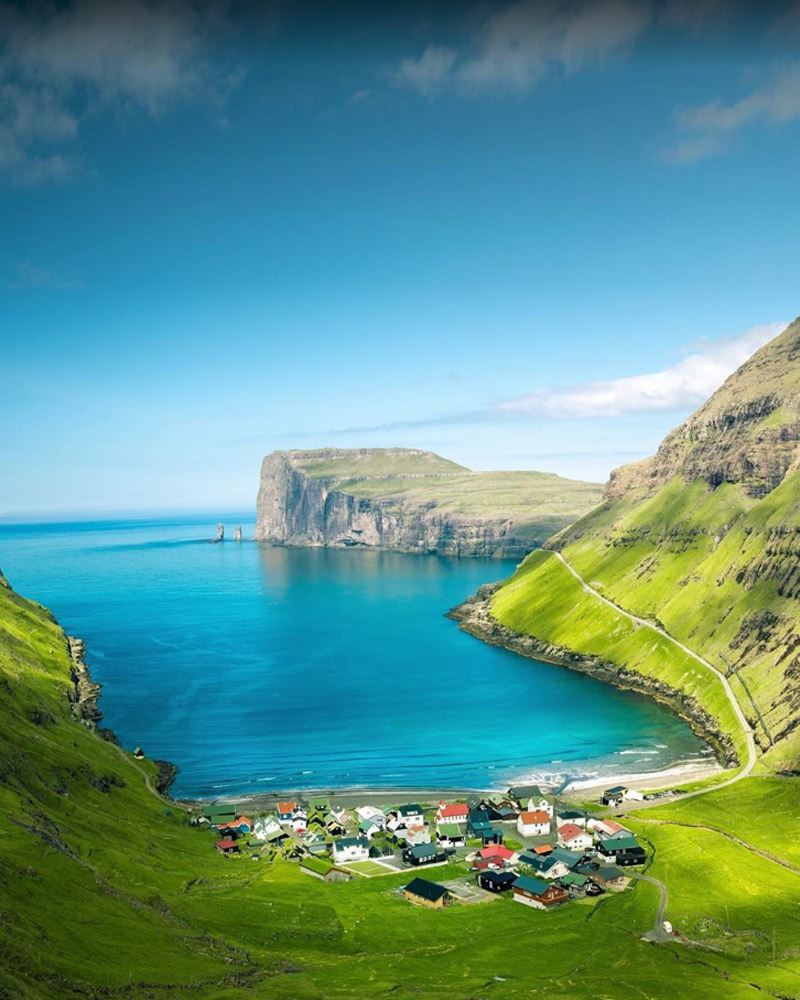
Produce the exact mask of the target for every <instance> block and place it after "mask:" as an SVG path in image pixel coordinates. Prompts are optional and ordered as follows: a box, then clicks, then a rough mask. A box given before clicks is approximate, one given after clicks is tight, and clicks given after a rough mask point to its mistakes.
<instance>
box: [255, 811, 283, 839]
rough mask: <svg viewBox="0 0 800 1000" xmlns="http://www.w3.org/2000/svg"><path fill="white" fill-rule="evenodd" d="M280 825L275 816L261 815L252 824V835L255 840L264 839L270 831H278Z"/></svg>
mask: <svg viewBox="0 0 800 1000" xmlns="http://www.w3.org/2000/svg"><path fill="white" fill-rule="evenodd" d="M280 828H281V825H280V823H279V822H278V819H277V817H276V816H262V817H261V818H260V819H257V820H256V822H255V825H254V826H253V835H254V836H255V838H256V840H266V839H267V837H268V836H269V835H270V834H271V833H278V832H279V831H280Z"/></svg>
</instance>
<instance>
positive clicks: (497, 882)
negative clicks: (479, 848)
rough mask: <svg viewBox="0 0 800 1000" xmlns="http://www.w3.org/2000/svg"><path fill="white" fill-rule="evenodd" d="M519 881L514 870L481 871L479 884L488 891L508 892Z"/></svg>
mask: <svg viewBox="0 0 800 1000" xmlns="http://www.w3.org/2000/svg"><path fill="white" fill-rule="evenodd" d="M516 881H517V876H516V875H515V874H514V872H481V873H480V875H478V885H479V886H480V887H481V889H486V890H487V892H508V890H509V889H510V888H511V887H512V885H513V884H514V883H515V882H516Z"/></svg>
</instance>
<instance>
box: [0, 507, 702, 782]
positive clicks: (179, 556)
mask: <svg viewBox="0 0 800 1000" xmlns="http://www.w3.org/2000/svg"><path fill="white" fill-rule="evenodd" d="M226 521H227V526H228V536H229V537H230V536H231V535H232V533H233V525H234V523H241V524H242V525H243V528H244V535H245V539H247V538H248V536H249V535H250V534H252V528H253V525H252V523H251V522H250V523H248V521H247V519H246V517H245V516H244V515H240V516H239V517H236V516H235V515H234V516H231V517H228V518H226ZM215 526H216V522H215V521H214V520H213V519H211V518H206V517H198V516H192V517H185V516H181V517H178V516H174V515H173V516H168V517H162V518H151V519H147V520H134V519H130V520H108V521H93V522H89V521H87V522H74V523H64V524H24V525H23V524H20V525H11V524H5V525H0V567H2V569H3V571H4V572H5V574H6V576H7V577H8V578H9V581H10V582H11V583H12V585H13V586H14V587H15V588H16V589H17V590H18V591H19V592H20V593H22V594H24V595H25V596H26V597H30V598H32V599H34V600H37V601H39V602H40V603H42V604H44V605H46V606H47V607H49V608H50V609H51V610H52V611H53V613H54V614H55V615H56V617H57V618H58V619H59V621H60V622H61V623H62V625H63V626H64V628H65V629H66V630H67V631H68V632H69V633H70V634H72V635H78V636H81V637H82V638H83V639H84V640H85V641H86V644H87V657H86V658H87V662H88V664H89V666H90V668H91V671H92V675H93V677H94V678H95V679H96V680H97V681H99V682H100V683H101V684H102V685H103V693H102V699H101V703H100V707H101V709H102V711H103V712H104V713H105V721H104V723H103V724H105V725H108V726H109V727H110V728H112V729H113V730H114V732H115V733H116V734H117V737H118V739H119V740H120V742H121V744H122V745H123V746H125V747H126V748H128V749H133V748H134V747H136V746H141V747H142V748H143V749H144V750H145V752H146V753H147V754H148V755H149V756H151V757H154V758H163V759H166V760H170V761H172V762H174V763H175V764H177V765H178V767H179V774H178V778H177V781H176V784H175V786H174V787H173V794H175V795H178V796H186V797H194V796H221V795H232V794H240V793H245V792H249V793H265V794H267V793H269V792H270V790H271V789H302V788H312V787H313V788H321V787H325V788H341V787H350V786H359V785H378V786H414V787H420V786H425V787H476V788H487V787H507V786H508V785H509V784H510V783H512V782H514V781H519V780H522V779H524V778H531V777H532V776H534V775H536V776H545V775H547V776H555V777H557V778H565V777H589V776H594V775H596V774H602V773H608V774H609V775H611V774H614V773H618V774H623V773H630V772H631V771H639V770H654V769H657V768H662V767H667V766H670V765H672V764H675V763H678V762H683V761H687V760H695V759H700V758H705V757H707V756H708V754H709V749H708V747H706V745H705V744H704V743H703V742H702V741H701V740H700V739H698V738H697V737H696V736H695V735H694V734H693V733H692V731H691V730H690V728H689V727H688V725H686V724H685V723H684V722H682V721H681V720H680V719H678V718H676V717H675V716H674V715H673V714H672V713H670V712H669V711H668V710H666V709H665V708H664V707H662V706H661V705H658V704H657V703H655V702H653V701H651V700H649V699H647V698H645V697H643V696H640V695H636V694H633V693H631V692H623V691H618V690H616V689H614V688H612V687H609V686H607V685H605V684H602V683H601V682H599V681H596V680H594V679H593V678H590V677H586V676H584V675H581V674H578V673H574V672H572V671H569V670H566V669H564V668H561V667H556V666H552V665H549V664H545V663H539V662H536V661H532V660H528V659H524V658H522V657H519V656H517V655H516V654H514V653H511V652H508V651H506V650H501V649H497V648H494V647H491V646H487V645H485V644H484V643H482V642H479V641H478V640H476V639H474V638H472V637H471V636H468V635H466V634H464V633H463V632H460V631H459V630H458V628H457V626H456V625H455V623H453V622H452V621H450V620H448V619H446V618H445V617H444V613H445V612H446V611H447V610H448V608H450V607H452V606H453V605H454V604H457V603H458V602H459V601H461V600H463V598H465V597H466V596H467V595H468V594H470V593H473V592H474V591H475V590H476V589H477V587H478V586H480V585H481V584H482V583H486V582H488V581H491V580H495V579H500V578H502V577H504V576H507V575H508V574H509V573H510V572H511V571H512V570H513V568H514V566H513V563H511V562H508V561H505V562H504V561H499V560H486V559H457V558H440V557H437V556H417V555H404V554H398V553H388V552H376V551H366V550H331V549H327V550H326V549H281V548H267V547H263V546H260V545H257V544H256V543H253V542H251V541H247V540H245V541H244V542H242V543H235V542H233V541H228V540H226V541H225V542H224V543H223V544H209V541H208V540H209V539H210V538H212V537H213V536H214V534H215Z"/></svg>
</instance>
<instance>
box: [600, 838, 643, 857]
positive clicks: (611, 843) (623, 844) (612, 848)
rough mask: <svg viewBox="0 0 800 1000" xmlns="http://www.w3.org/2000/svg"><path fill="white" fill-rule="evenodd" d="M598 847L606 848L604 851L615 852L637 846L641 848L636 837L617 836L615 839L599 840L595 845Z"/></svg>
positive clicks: (632, 849)
mask: <svg viewBox="0 0 800 1000" xmlns="http://www.w3.org/2000/svg"><path fill="white" fill-rule="evenodd" d="M597 846H598V848H599V849H601V850H602V849H603V848H606V849H607V851H606V852H605V853H609V854H612V853H613V854H616V853H617V851H635V850H636V848H637V847H638V848H639V849H640V850H643V848H642V847H641V845H640V844H639V841H638V840H637V839H636V837H617V839H616V840H601V841H600V843H599V844H598V845H597Z"/></svg>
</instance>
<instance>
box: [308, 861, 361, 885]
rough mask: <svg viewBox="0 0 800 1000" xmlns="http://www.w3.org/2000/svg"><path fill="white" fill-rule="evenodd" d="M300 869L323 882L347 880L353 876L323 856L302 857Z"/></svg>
mask: <svg viewBox="0 0 800 1000" xmlns="http://www.w3.org/2000/svg"><path fill="white" fill-rule="evenodd" d="M300 871H301V872H304V873H305V874H306V875H311V876H312V878H318V879H320V880H321V881H323V882H349V881H350V880H351V879H352V878H353V877H354V876H353V875H351V874H350V872H346V871H345V870H344V869H343V868H337V867H336V865H332V864H331V863H330V861H325V860H324V859H323V858H303V860H302V861H301V862H300Z"/></svg>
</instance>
